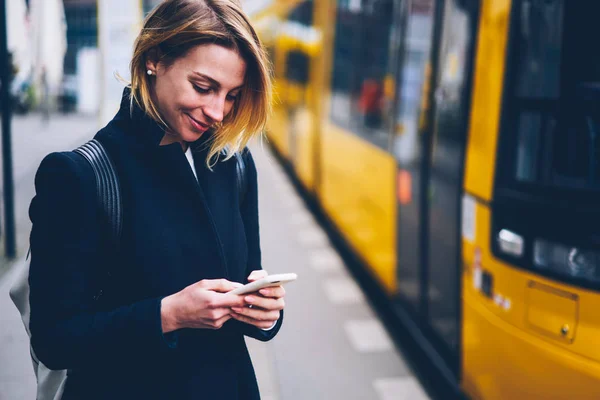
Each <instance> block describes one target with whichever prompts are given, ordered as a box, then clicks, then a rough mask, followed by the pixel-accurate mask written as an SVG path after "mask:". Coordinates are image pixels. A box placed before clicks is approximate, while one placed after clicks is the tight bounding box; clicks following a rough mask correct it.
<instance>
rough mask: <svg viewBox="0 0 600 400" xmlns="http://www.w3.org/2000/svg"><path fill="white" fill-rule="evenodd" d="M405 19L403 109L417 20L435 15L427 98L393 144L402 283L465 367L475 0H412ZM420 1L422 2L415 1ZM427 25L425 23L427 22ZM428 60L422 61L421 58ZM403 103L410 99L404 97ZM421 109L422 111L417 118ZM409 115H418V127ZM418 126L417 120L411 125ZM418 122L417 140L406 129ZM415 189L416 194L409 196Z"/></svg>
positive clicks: (448, 354)
mask: <svg viewBox="0 0 600 400" xmlns="http://www.w3.org/2000/svg"><path fill="white" fill-rule="evenodd" d="M412 3H413V4H412V5H413V7H411V8H410V11H409V13H408V19H407V34H406V36H405V37H406V39H407V41H408V43H410V44H409V45H405V50H404V51H405V56H404V68H403V69H402V71H401V76H403V78H402V83H401V87H402V89H401V90H402V92H403V93H402V96H401V98H400V109H401V110H402V111H405V110H404V109H403V108H405V107H406V104H410V101H406V98H410V95H411V93H410V91H411V90H413V91H414V90H415V89H414V88H412V85H411V82H410V79H407V78H406V76H407V75H408V76H410V74H411V73H413V72H412V70H411V66H410V65H407V63H410V62H411V61H410V60H411V57H414V51H411V46H413V45H414V44H412V41H411V40H410V39H411V36H410V35H411V34H412V30H413V29H416V28H412V27H411V19H412V20H414V21H416V20H418V19H423V18H425V19H426V20H427V21H430V22H429V24H430V28H429V32H428V35H425V34H424V33H421V34H420V40H421V44H422V45H423V47H424V48H425V44H424V42H425V40H424V39H423V38H425V37H428V38H430V39H429V40H428V41H427V48H428V53H427V57H426V58H425V60H426V62H425V64H424V68H421V69H420V70H421V71H425V74H424V75H425V76H424V77H423V79H422V82H421V83H420V85H419V87H420V90H421V93H422V94H421V96H420V99H421V102H420V105H419V107H418V108H416V109H412V110H410V112H409V113H406V112H400V113H399V115H400V118H401V121H404V119H407V118H409V117H410V118H409V119H407V122H404V123H402V127H403V129H404V131H401V133H400V135H399V137H398V140H397V141H396V143H395V152H396V155H397V160H398V166H399V174H398V215H399V217H398V232H399V234H398V287H399V296H400V298H401V299H402V301H403V302H408V304H409V305H410V306H409V307H410V308H412V310H413V312H414V313H415V316H416V318H417V320H418V321H419V322H420V323H421V324H422V326H423V327H424V331H425V332H426V334H427V335H428V336H430V340H431V341H432V342H433V344H434V345H435V347H436V349H437V351H438V352H439V353H440V354H441V355H442V356H443V358H444V359H445V361H446V363H447V365H448V366H449V367H450V368H451V369H452V370H453V371H454V372H455V373H457V372H458V370H459V365H458V361H459V354H460V349H459V344H460V326H461V324H460V321H461V318H460V314H461V312H460V310H461V305H460V282H461V280H460V270H461V268H460V254H461V252H460V243H461V241H460V222H461V213H460V209H461V198H462V186H463V185H462V183H463V160H464V149H465V143H466V136H467V127H468V126H467V121H468V108H469V102H470V101H469V93H470V82H471V70H472V60H473V48H474V44H475V43H474V41H475V25H474V24H475V21H476V18H477V15H476V7H475V4H474V3H476V2H475V1H464V0H447V1H433V0H432V1H425V0H413V1H412ZM417 6H418V7H417ZM420 25H421V29H422V27H423V24H420ZM421 63H423V61H421ZM403 102H405V106H403V105H402V103H403ZM417 116H418V117H417ZM408 121H411V122H412V124H413V125H412V126H410V125H409V123H408ZM413 126H414V127H413ZM407 127H408V128H410V129H413V133H412V136H414V138H415V139H414V140H409V138H407V137H403V136H404V135H406V134H408V133H410V131H407V130H406V128H407ZM407 191H409V192H410V196H409V195H407Z"/></svg>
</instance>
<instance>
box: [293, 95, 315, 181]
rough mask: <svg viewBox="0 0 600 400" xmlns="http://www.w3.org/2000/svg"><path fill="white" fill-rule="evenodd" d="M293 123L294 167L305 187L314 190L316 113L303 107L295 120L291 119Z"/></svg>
mask: <svg viewBox="0 0 600 400" xmlns="http://www.w3.org/2000/svg"><path fill="white" fill-rule="evenodd" d="M292 123H293V124H294V127H293V129H294V133H295V134H294V136H293V137H294V139H295V141H296V142H295V146H296V154H295V159H294V168H295V170H296V173H297V174H298V178H299V179H300V181H301V182H302V184H303V185H304V187H305V188H306V189H308V190H309V191H312V190H313V188H314V181H315V176H314V174H315V171H314V168H313V166H314V161H313V160H314V157H315V152H314V145H315V135H316V134H317V133H316V132H315V130H314V114H313V113H312V112H311V111H310V110H309V109H308V108H307V107H302V108H300V109H298V110H297V111H296V114H295V118H294V120H293V121H290V124H292Z"/></svg>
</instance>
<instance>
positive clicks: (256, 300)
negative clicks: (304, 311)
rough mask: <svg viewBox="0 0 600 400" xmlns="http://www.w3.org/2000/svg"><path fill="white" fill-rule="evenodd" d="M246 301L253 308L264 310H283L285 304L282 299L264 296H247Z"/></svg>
mask: <svg viewBox="0 0 600 400" xmlns="http://www.w3.org/2000/svg"><path fill="white" fill-rule="evenodd" d="M244 301H245V302H246V303H247V304H249V305H252V306H253V307H257V308H262V309H263V310H283V307H284V306H285V302H284V300H283V299H282V298H275V299H273V298H269V297H262V296H246V297H244Z"/></svg>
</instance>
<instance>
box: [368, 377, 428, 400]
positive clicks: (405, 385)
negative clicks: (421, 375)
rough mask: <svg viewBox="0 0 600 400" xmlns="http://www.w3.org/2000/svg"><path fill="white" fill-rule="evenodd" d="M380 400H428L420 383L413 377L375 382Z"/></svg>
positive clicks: (377, 380) (384, 379)
mask: <svg viewBox="0 0 600 400" xmlns="http://www.w3.org/2000/svg"><path fill="white" fill-rule="evenodd" d="M373 386H374V387H375V391H376V392H377V394H378V395H379V399H380V400H427V399H429V396H427V394H426V393H425V391H424V390H423V388H422V387H421V385H420V384H419V382H418V381H417V380H416V379H415V377H413V376H404V377H401V378H383V379H376V380H375V382H373Z"/></svg>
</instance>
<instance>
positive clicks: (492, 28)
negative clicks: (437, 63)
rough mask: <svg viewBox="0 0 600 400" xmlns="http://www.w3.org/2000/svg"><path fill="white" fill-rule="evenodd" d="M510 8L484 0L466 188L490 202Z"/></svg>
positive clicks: (502, 1)
mask: <svg viewBox="0 0 600 400" xmlns="http://www.w3.org/2000/svg"><path fill="white" fill-rule="evenodd" d="M510 7H511V2H510V0H494V1H483V2H481V17H480V23H479V37H478V42H477V53H476V54H477V59H476V60H475V74H474V82H473V98H472V107H471V121H470V129H469V148H468V151H467V158H466V162H465V188H466V190H467V191H469V192H471V193H473V194H475V195H476V196H478V197H479V198H481V199H484V200H488V201H489V200H490V199H491V197H492V187H493V184H494V167H495V165H496V162H495V161H496V160H495V155H496V141H497V140H496V139H497V132H498V125H499V122H500V105H501V102H502V96H501V93H502V89H503V85H504V66H505V55H506V41H507V36H508V25H509V19H510Z"/></svg>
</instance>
